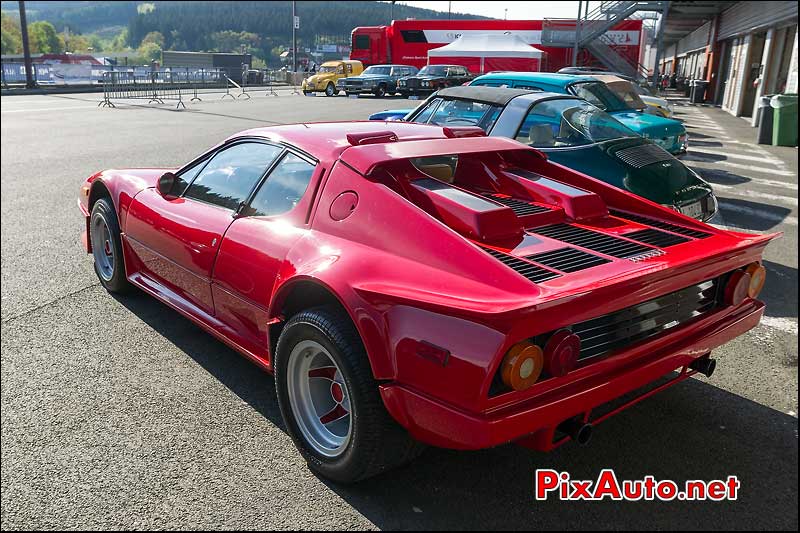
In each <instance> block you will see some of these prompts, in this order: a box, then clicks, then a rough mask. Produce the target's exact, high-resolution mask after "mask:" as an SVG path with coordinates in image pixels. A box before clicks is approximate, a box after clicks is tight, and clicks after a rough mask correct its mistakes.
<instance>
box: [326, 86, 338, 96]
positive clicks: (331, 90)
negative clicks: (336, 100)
mask: <svg viewBox="0 0 800 533" xmlns="http://www.w3.org/2000/svg"><path fill="white" fill-rule="evenodd" d="M338 92H339V91H337V90H336V86H334V85H333V84H332V83H328V85H327V86H326V87H325V96H336V94H337V93H338Z"/></svg>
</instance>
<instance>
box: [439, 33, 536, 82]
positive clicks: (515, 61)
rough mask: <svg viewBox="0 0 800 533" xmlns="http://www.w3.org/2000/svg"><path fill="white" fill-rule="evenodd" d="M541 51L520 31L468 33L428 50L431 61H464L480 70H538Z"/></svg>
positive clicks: (475, 70)
mask: <svg viewBox="0 0 800 533" xmlns="http://www.w3.org/2000/svg"><path fill="white" fill-rule="evenodd" d="M542 55H543V52H542V51H541V50H537V49H536V48H534V47H532V46H531V45H529V44H528V43H526V42H525V41H523V40H522V39H521V38H520V37H519V36H517V35H490V34H487V35H473V34H465V35H462V36H461V37H459V38H458V39H456V40H455V41H453V42H452V43H450V44H446V45H444V46H441V47H439V48H434V49H432V50H429V51H428V64H429V65H442V64H454V65H463V66H465V67H467V68H468V69H469V70H470V72H473V73H479V74H483V73H485V72H487V71H492V70H513V71H528V72H530V71H534V72H537V71H539V70H540V68H541V63H542Z"/></svg>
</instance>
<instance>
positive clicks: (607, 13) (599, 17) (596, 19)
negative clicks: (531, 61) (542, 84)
mask: <svg viewBox="0 0 800 533" xmlns="http://www.w3.org/2000/svg"><path fill="white" fill-rule="evenodd" d="M667 3H668V2H663V1H649V2H601V3H600V5H599V6H598V7H596V8H595V9H593V10H592V11H590V12H588V13H587V14H586V16H585V17H583V18H581V20H580V21H579V22H578V23H576V21H574V20H564V19H545V20H544V23H543V25H542V44H543V45H546V46H559V47H565V48H566V47H572V46H575V41H576V37H577V40H578V47H579V48H581V49H585V50H588V51H589V52H590V53H591V54H592V55H593V56H594V57H596V58H597V59H598V60H600V61H601V62H602V63H603V65H605V66H606V67H607V68H609V69H610V70H613V71H615V72H620V73H622V74H625V75H628V76H633V77H640V76H642V75H644V74H645V71H644V67H643V66H642V65H639V64H638V63H633V62H631V61H630V60H629V59H628V58H626V57H624V56H622V55H621V54H619V53H618V52H617V51H616V50H614V43H613V42H612V41H611V39H610V38H609V37H608V36H607V35H606V32H608V31H609V30H611V29H612V28H613V27H614V26H616V25H617V24H619V23H620V22H621V21H623V20H625V19H626V18H629V17H631V16H632V15H633V14H634V13H636V12H638V11H662V10H663V8H664V5H665V4H667ZM576 32H577V35H576Z"/></svg>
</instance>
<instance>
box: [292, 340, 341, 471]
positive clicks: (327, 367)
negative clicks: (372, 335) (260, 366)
mask: <svg viewBox="0 0 800 533" xmlns="http://www.w3.org/2000/svg"><path fill="white" fill-rule="evenodd" d="M286 383H287V392H288V396H289V403H290V404H291V406H292V413H293V414H294V418H295V420H296V421H297V426H298V428H299V429H300V432H301V433H302V434H303V437H305V440H306V442H307V443H308V444H309V446H311V448H313V449H314V451H316V452H317V453H319V454H320V455H322V456H324V457H337V456H339V455H341V454H342V452H344V450H345V449H346V448H347V444H348V443H349V442H350V434H351V432H352V425H353V424H352V419H351V416H352V415H351V406H350V394H349V392H348V390H347V384H346V383H345V381H344V376H342V372H341V371H340V370H339V367H338V366H337V365H336V362H335V361H334V360H333V357H332V356H331V355H330V353H329V352H328V350H327V349H325V348H324V347H323V346H322V345H321V344H319V343H318V342H316V341H312V340H305V341H301V342H299V343H297V345H296V346H295V347H294V349H293V350H292V353H291V354H289V362H288V365H287V369H286Z"/></svg>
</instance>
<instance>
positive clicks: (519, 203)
mask: <svg viewBox="0 0 800 533" xmlns="http://www.w3.org/2000/svg"><path fill="white" fill-rule="evenodd" d="M485 196H486V197H487V198H490V199H492V200H494V201H495V202H498V203H501V204H503V205H505V206H508V207H510V208H511V209H512V211H514V213H515V214H516V215H517V216H518V217H524V216H525V215H533V214H536V213H545V212H547V211H550V209H548V208H547V207H543V206H541V205H536V204H532V203H529V202H525V201H523V200H517V199H516V198H508V197H506V196H500V195H497V194H487V195H485Z"/></svg>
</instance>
